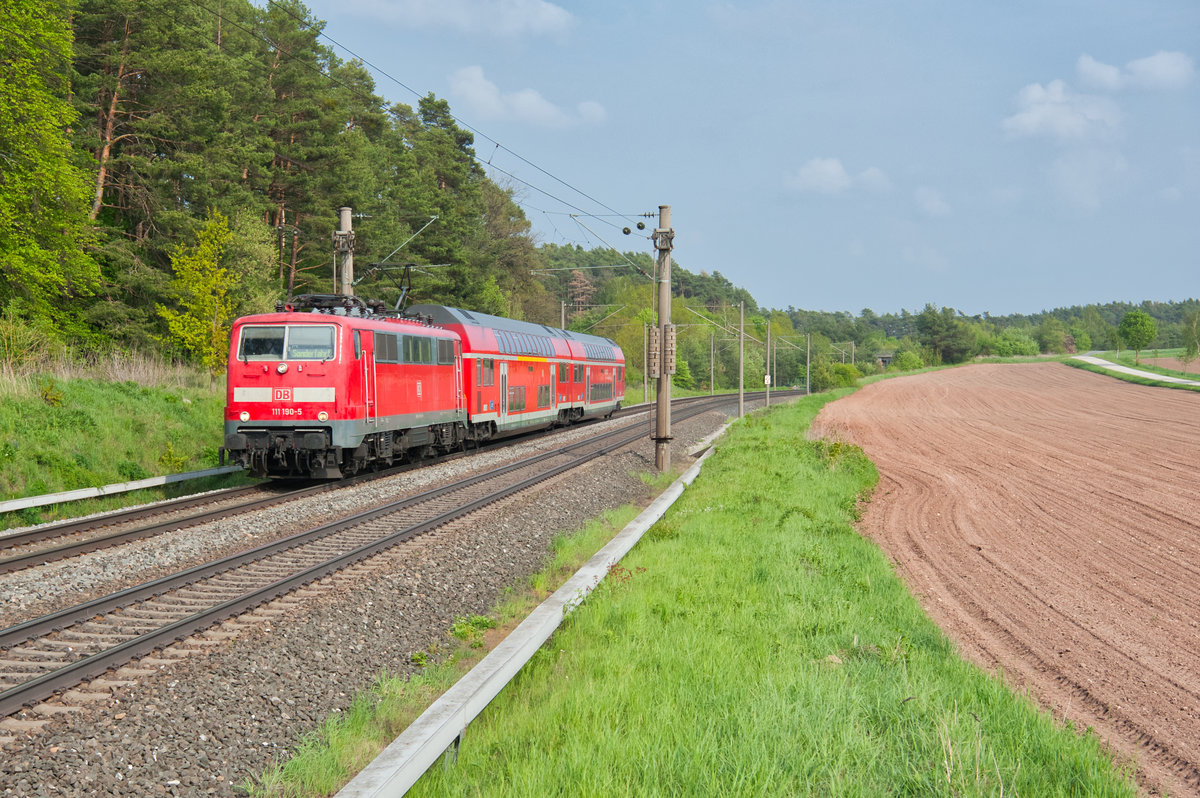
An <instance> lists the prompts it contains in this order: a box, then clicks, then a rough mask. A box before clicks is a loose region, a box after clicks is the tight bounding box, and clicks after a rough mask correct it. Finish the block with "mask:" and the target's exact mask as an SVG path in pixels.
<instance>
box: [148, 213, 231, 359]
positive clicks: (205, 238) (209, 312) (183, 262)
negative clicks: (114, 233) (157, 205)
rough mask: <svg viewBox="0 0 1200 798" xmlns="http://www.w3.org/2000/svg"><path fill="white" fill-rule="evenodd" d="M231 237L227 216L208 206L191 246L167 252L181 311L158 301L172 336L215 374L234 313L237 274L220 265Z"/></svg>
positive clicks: (173, 288)
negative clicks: (234, 289) (205, 218)
mask: <svg viewBox="0 0 1200 798" xmlns="http://www.w3.org/2000/svg"><path fill="white" fill-rule="evenodd" d="M232 241H233V233H232V232H230V230H229V220H228V219H227V218H225V216H224V215H223V214H221V212H220V211H211V212H210V213H209V216H208V222H207V223H206V224H205V225H204V228H203V229H202V230H201V231H200V234H199V236H197V241H196V245H195V246H190V247H189V246H182V245H181V246H180V247H178V248H177V249H176V250H175V252H174V253H173V254H172V255H171V267H172V268H173V269H174V270H175V280H174V282H173V283H172V284H171V289H172V293H173V294H174V295H175V297H176V299H177V300H178V303H179V310H175V309H174V308H168V307H165V306H162V305H160V306H159V308H158V312H159V314H160V315H161V316H162V317H163V318H164V319H165V320H166V322H167V328H168V329H169V330H170V334H171V340H172V341H174V342H175V343H177V344H179V345H180V346H181V347H183V349H185V350H187V351H188V352H190V353H191V354H192V355H193V356H195V357H196V359H197V360H199V361H200V362H201V363H202V364H203V365H204V367H205V368H206V369H208V373H209V374H210V375H212V376H213V377H215V376H216V375H218V374H222V373H224V371H225V352H226V345H227V342H228V340H229V328H230V324H231V322H232V321H233V318H234V300H233V296H232V293H233V288H234V287H235V285H236V283H237V279H236V277H235V275H234V274H233V273H232V272H231V271H230V270H229V269H228V268H226V267H225V266H224V265H222V260H223V255H224V253H225V250H226V248H227V247H228V246H229V244H230V243H231V242H232Z"/></svg>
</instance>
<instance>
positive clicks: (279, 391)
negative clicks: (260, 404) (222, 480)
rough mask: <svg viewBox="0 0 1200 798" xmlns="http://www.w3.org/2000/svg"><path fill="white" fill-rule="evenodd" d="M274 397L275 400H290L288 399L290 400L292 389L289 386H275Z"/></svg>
mask: <svg viewBox="0 0 1200 798" xmlns="http://www.w3.org/2000/svg"><path fill="white" fill-rule="evenodd" d="M274 398H275V401H276V402H290V401H292V389H291V388H276V389H275V397H274Z"/></svg>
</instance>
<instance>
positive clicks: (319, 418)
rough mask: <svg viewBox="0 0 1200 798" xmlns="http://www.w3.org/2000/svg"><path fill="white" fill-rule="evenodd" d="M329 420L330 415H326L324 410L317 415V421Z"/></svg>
mask: <svg viewBox="0 0 1200 798" xmlns="http://www.w3.org/2000/svg"><path fill="white" fill-rule="evenodd" d="M328 420H329V414H328V413H326V412H325V411H324V410H322V411H321V412H320V413H317V421H328Z"/></svg>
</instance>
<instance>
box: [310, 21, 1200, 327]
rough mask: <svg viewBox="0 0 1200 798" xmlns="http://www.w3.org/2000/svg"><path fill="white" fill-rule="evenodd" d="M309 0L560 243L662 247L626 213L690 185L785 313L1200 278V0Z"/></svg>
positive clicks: (724, 259) (688, 213)
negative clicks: (444, 114) (450, 115)
mask: <svg viewBox="0 0 1200 798" xmlns="http://www.w3.org/2000/svg"><path fill="white" fill-rule="evenodd" d="M307 4H308V6H309V8H310V9H311V10H312V12H313V14H314V15H315V16H316V17H318V18H320V19H323V20H326V21H327V23H328V24H327V26H326V29H325V31H326V33H327V34H328V36H329V37H330V39H332V40H334V41H336V42H337V43H338V44H340V45H342V46H344V47H346V48H349V49H350V50H352V51H353V52H354V53H356V54H357V55H359V56H361V57H362V58H364V59H365V60H366V61H368V62H370V63H371V64H373V65H374V66H375V67H377V68H378V69H376V70H373V71H374V72H375V77H376V82H377V86H378V90H379V92H380V93H381V94H382V95H383V96H385V97H387V98H388V99H389V100H392V101H396V102H404V103H408V104H412V105H415V103H416V100H417V97H416V96H414V95H413V94H412V93H410V92H409V91H407V90H406V89H405V88H404V87H402V86H400V85H398V84H397V83H396V82H395V81H393V80H392V78H395V80H397V81H400V82H402V83H403V84H405V85H406V86H408V87H410V88H411V89H413V90H415V91H416V92H418V93H419V94H424V93H426V92H430V91H432V92H433V93H435V94H436V95H438V96H439V97H442V98H445V99H447V100H448V101H449V102H450V105H451V109H452V111H453V112H454V114H455V116H456V117H458V118H459V119H460V120H461V121H462V122H463V123H465V124H467V125H470V126H471V127H472V128H474V129H476V130H477V131H479V133H481V134H483V136H485V137H486V138H484V137H479V136H477V138H476V152H477V153H478V155H479V157H480V159H481V160H482V161H485V162H487V161H490V162H491V163H492V165H493V166H495V167H498V168H499V169H502V170H504V172H508V173H510V174H512V175H515V176H516V177H517V178H518V179H519V180H520V181H524V184H523V183H520V182H515V183H512V185H513V187H514V188H515V189H516V190H517V193H518V198H519V200H520V201H521V203H522V205H523V206H524V207H525V209H526V213H527V214H528V216H529V218H530V220H531V221H532V222H533V224H534V228H535V230H536V232H537V233H538V234H539V236H540V239H541V240H542V241H545V242H554V243H560V244H566V243H574V244H579V245H581V246H584V247H589V248H590V247H593V246H605V245H612V246H615V247H617V248H618V249H621V250H634V251H646V252H649V251H650V242H649V241H648V240H647V239H645V238H638V237H637V236H636V234H635V235H633V236H624V235H622V234H621V233H620V231H619V228H620V227H621V226H624V225H627V224H630V222H629V221H628V220H625V219H621V218H613V217H611V216H608V215H607V214H610V213H611V212H613V211H616V212H619V213H622V214H628V215H629V217H630V218H631V219H633V220H634V221H636V217H635V214H639V213H645V212H654V213H657V208H658V206H659V205H660V204H668V205H670V206H671V208H672V226H673V227H674V228H675V231H676V237H675V251H674V257H675V259H676V260H677V261H678V262H679V263H681V264H682V265H683V266H684V267H686V268H687V269H689V270H690V271H693V272H700V271H708V272H712V271H714V270H715V271H719V272H721V274H723V275H724V276H726V277H727V278H728V279H729V280H730V281H732V282H733V283H734V284H736V285H739V286H742V287H744V288H746V289H748V290H749V291H750V292H751V294H753V295H754V297H755V298H756V299H757V300H758V301H759V303H760V304H763V305H765V306H768V307H773V308H785V307H788V306H794V307H797V308H805V309H811V310H831V311H838V310H848V311H851V312H853V313H856V314H857V313H858V312H859V311H860V310H861V309H863V308H871V309H872V310H874V311H875V312H877V313H887V312H898V311H899V310H900V309H902V308H905V309H908V310H920V309H921V308H923V307H924V305H925V303H927V302H932V303H933V304H935V305H938V306H949V307H954V308H957V309H959V310H961V311H963V312H965V313H967V314H976V313H984V312H989V313H993V314H1008V313H1035V312H1038V311H1040V310H1043V309H1050V308H1054V307H1062V306H1067V305H1074V304H1088V303H1092V302H1100V303H1103V302H1108V301H1113V300H1130V301H1141V300H1143V299H1154V300H1182V299H1187V298H1191V297H1197V296H1200V290H1198V283H1200V254H1198V253H1200V75H1198V74H1197V64H1196V62H1197V59H1198V58H1200V2H1196V0H1127V1H1126V2H1112V1H1111V0H1087V1H1086V2H1083V1H1080V2H1074V1H1069V0H1039V1H1036V2H1035V1H1034V0H1004V2H1000V1H998V0H997V1H993V2H984V0H958V1H957V2H951V1H949V0H947V1H945V2H937V1H935V0H928V1H926V2H921V1H918V0H910V1H907V2H899V1H895V2H889V1H887V0H861V1H858V0H845V1H844V2H833V1H832V0H830V1H828V2H782V1H774V2H773V1H771V0H764V1H763V2H744V3H731V2H702V1H694V2H679V1H675V2H671V1H669V0H657V1H656V0H643V2H636V3H634V2H624V1H623V0H615V1H610V2H603V3H599V2H596V3H583V2H568V1H567V0H563V1H562V2H557V3H554V2H547V0H307ZM327 44H330V45H331V46H334V49H335V50H337V51H338V52H339V55H341V56H342V57H343V58H350V57H352V56H351V55H349V54H348V53H346V52H345V51H342V50H339V49H338V48H337V47H336V46H335V45H333V44H332V43H330V42H327ZM385 73H386V74H385ZM389 76H390V77H389ZM497 142H498V143H499V144H500V145H501V146H500V147H499V148H497V146H496V143H497ZM518 156H519V157H518ZM531 164H532V165H531ZM493 175H494V177H496V179H497V180H499V181H500V182H504V181H506V180H508V178H506V176H505V175H504V174H502V173H500V172H494V173H493ZM578 192H582V193H578ZM547 195H552V196H547ZM585 195H586V196H585ZM571 206H574V207H571ZM571 214H575V215H576V216H577V217H578V218H573V217H572V215H571ZM648 221H650V222H653V221H654V220H648ZM649 226H650V227H652V226H653V224H652V223H651V224H649Z"/></svg>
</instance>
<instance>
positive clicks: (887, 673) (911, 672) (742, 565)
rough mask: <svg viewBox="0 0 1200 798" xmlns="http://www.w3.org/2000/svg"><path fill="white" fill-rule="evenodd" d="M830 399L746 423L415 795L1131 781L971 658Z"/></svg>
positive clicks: (963, 789)
mask: <svg viewBox="0 0 1200 798" xmlns="http://www.w3.org/2000/svg"><path fill="white" fill-rule="evenodd" d="M829 398H830V397H829V396H817V397H811V398H809V399H807V400H804V401H802V402H800V403H797V404H795V405H791V406H788V407H785V408H777V409H775V410H773V411H771V412H770V413H769V414H767V415H765V416H754V417H750V418H748V419H746V420H745V421H744V422H743V423H741V424H739V425H736V426H735V427H734V428H733V429H732V430H731V433H730V435H729V439H728V440H727V441H726V442H725V443H724V444H723V445H722V446H721V447H720V448H719V449H718V451H717V453H716V454H715V455H714V456H713V457H712V458H711V459H710V460H709V461H708V463H707V464H706V465H705V467H704V470H703V472H702V473H701V475H700V477H699V478H698V479H697V480H696V482H695V483H694V485H693V486H692V487H691V488H690V489H689V490H688V491H686V492H685V493H684V495H683V497H682V499H681V500H680V501H679V502H678V503H677V504H676V506H675V507H674V508H672V510H671V511H670V512H669V513H668V515H667V516H666V517H665V518H664V519H663V521H661V522H660V523H659V524H657V525H656V526H655V527H654V528H653V529H652V530H651V531H650V532H649V533H648V535H647V537H646V538H645V539H644V540H643V541H642V543H641V544H639V546H638V547H637V548H635V549H634V551H633V552H631V553H630V555H629V556H628V557H627V558H626V560H625V562H623V563H622V565H621V567H620V569H619V572H618V573H615V574H613V575H612V576H611V577H610V579H608V580H606V582H605V584H604V585H602V586H601V588H600V589H599V590H598V591H597V592H596V593H595V594H593V597H592V598H589V599H588V600H587V601H586V602H585V604H584V605H583V606H582V607H581V608H580V609H578V610H576V611H575V612H574V613H572V614H571V616H570V617H569V618H568V619H567V620H566V623H565V625H564V627H563V629H562V630H561V632H560V633H559V634H557V635H556V636H555V637H554V638H553V639H552V641H551V642H550V643H549V644H548V645H547V646H546V647H545V648H544V649H543V650H542V651H541V652H539V654H538V655H537V656H536V657H535V658H534V660H533V661H532V662H531V663H530V665H529V666H527V667H526V669H525V670H524V671H523V672H522V673H521V675H520V676H519V678H518V679H517V680H516V681H515V682H514V683H513V684H512V685H511V686H510V688H509V689H507V690H506V691H505V692H504V693H503V694H502V695H501V696H500V697H499V698H498V699H497V701H496V702H494V705H493V706H492V707H490V708H489V709H488V711H487V712H486V713H485V714H484V715H483V716H482V717H481V719H480V720H479V721H477V723H476V724H475V725H474V726H472V728H471V729H470V730H469V731H468V732H467V734H466V736H465V737H464V743H463V747H462V749H461V751H460V752H459V759H458V764H457V766H455V767H451V768H445V769H443V768H433V769H431V771H430V772H429V773H428V774H427V775H426V777H425V778H424V779H423V780H422V781H421V782H420V783H419V784H418V786H417V788H416V789H415V790H414V791H413V793H412V794H413V795H479V794H488V795H496V794H506V795H567V794H570V795H639V796H642V795H788V794H798V795H827V794H831V795H1005V794H1007V795H1017V794H1019V795H1039V796H1047V795H1088V796H1094V795H1135V794H1136V790H1135V788H1134V786H1133V785H1132V783H1131V782H1130V780H1129V778H1128V777H1127V775H1125V774H1123V773H1121V772H1120V771H1119V769H1118V768H1116V767H1114V765H1113V764H1112V762H1111V761H1110V760H1109V759H1108V758H1107V757H1106V756H1105V754H1104V753H1103V751H1102V750H1101V747H1100V745H1099V744H1098V742H1097V741H1096V740H1095V739H1094V738H1093V737H1092V736H1090V735H1086V734H1085V735H1083V736H1079V735H1076V734H1075V733H1074V732H1073V731H1072V730H1070V729H1067V728H1063V727H1061V726H1060V725H1058V724H1057V723H1056V722H1055V721H1054V720H1053V719H1052V718H1051V717H1050V716H1049V715H1047V714H1046V713H1043V712H1041V711H1039V710H1038V709H1037V708H1036V707H1035V706H1034V705H1033V704H1032V703H1031V702H1030V701H1029V700H1028V699H1026V698H1024V697H1021V696H1017V695H1014V694H1013V693H1012V692H1011V691H1010V690H1009V689H1008V688H1007V687H1006V686H1005V685H1004V684H1003V683H1002V682H1001V681H1000V680H998V679H996V678H991V677H988V676H987V675H985V674H984V673H982V672H981V671H979V670H978V669H976V668H975V667H973V666H971V665H968V664H966V663H965V662H964V661H963V660H961V659H960V658H959V657H958V656H957V655H956V653H955V651H954V648H953V646H952V645H951V644H950V643H949V642H948V641H947V639H946V638H945V637H944V636H943V634H942V633H941V632H940V630H939V629H938V628H937V627H936V626H935V625H934V624H933V623H932V622H931V621H930V620H929V619H928V618H927V617H926V616H925V615H924V613H923V612H922V611H921V609H920V607H919V606H918V604H917V602H916V601H915V600H914V599H913V598H912V597H911V596H910V595H909V594H908V593H907V591H906V590H905V588H904V587H903V585H902V584H901V582H900V581H899V580H898V579H897V577H896V576H895V574H894V573H893V571H892V569H891V567H890V565H889V563H888V562H887V560H886V558H885V557H884V556H883V555H882V553H881V552H880V551H879V550H878V549H877V548H876V547H875V546H874V545H873V544H871V543H870V542H869V541H867V540H865V539H863V538H862V537H861V536H860V535H859V534H858V533H857V532H856V531H855V529H854V527H853V522H854V520H855V519H856V515H857V510H858V502H859V501H860V500H861V499H862V498H864V497H865V496H867V494H868V492H869V490H870V489H871V488H872V486H873V485H874V483H875V480H876V474H875V471H874V467H873V466H872V465H871V463H870V462H869V461H868V460H867V459H866V457H865V456H864V455H863V454H862V452H861V451H860V450H858V449H857V448H855V447H851V446H846V445H842V444H838V443H827V442H821V441H809V440H807V438H806V431H807V428H808V425H809V422H810V421H811V419H812V418H813V417H814V415H815V414H816V412H817V410H818V409H819V408H820V406H821V405H822V404H824V402H825V401H828V399H829Z"/></svg>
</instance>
